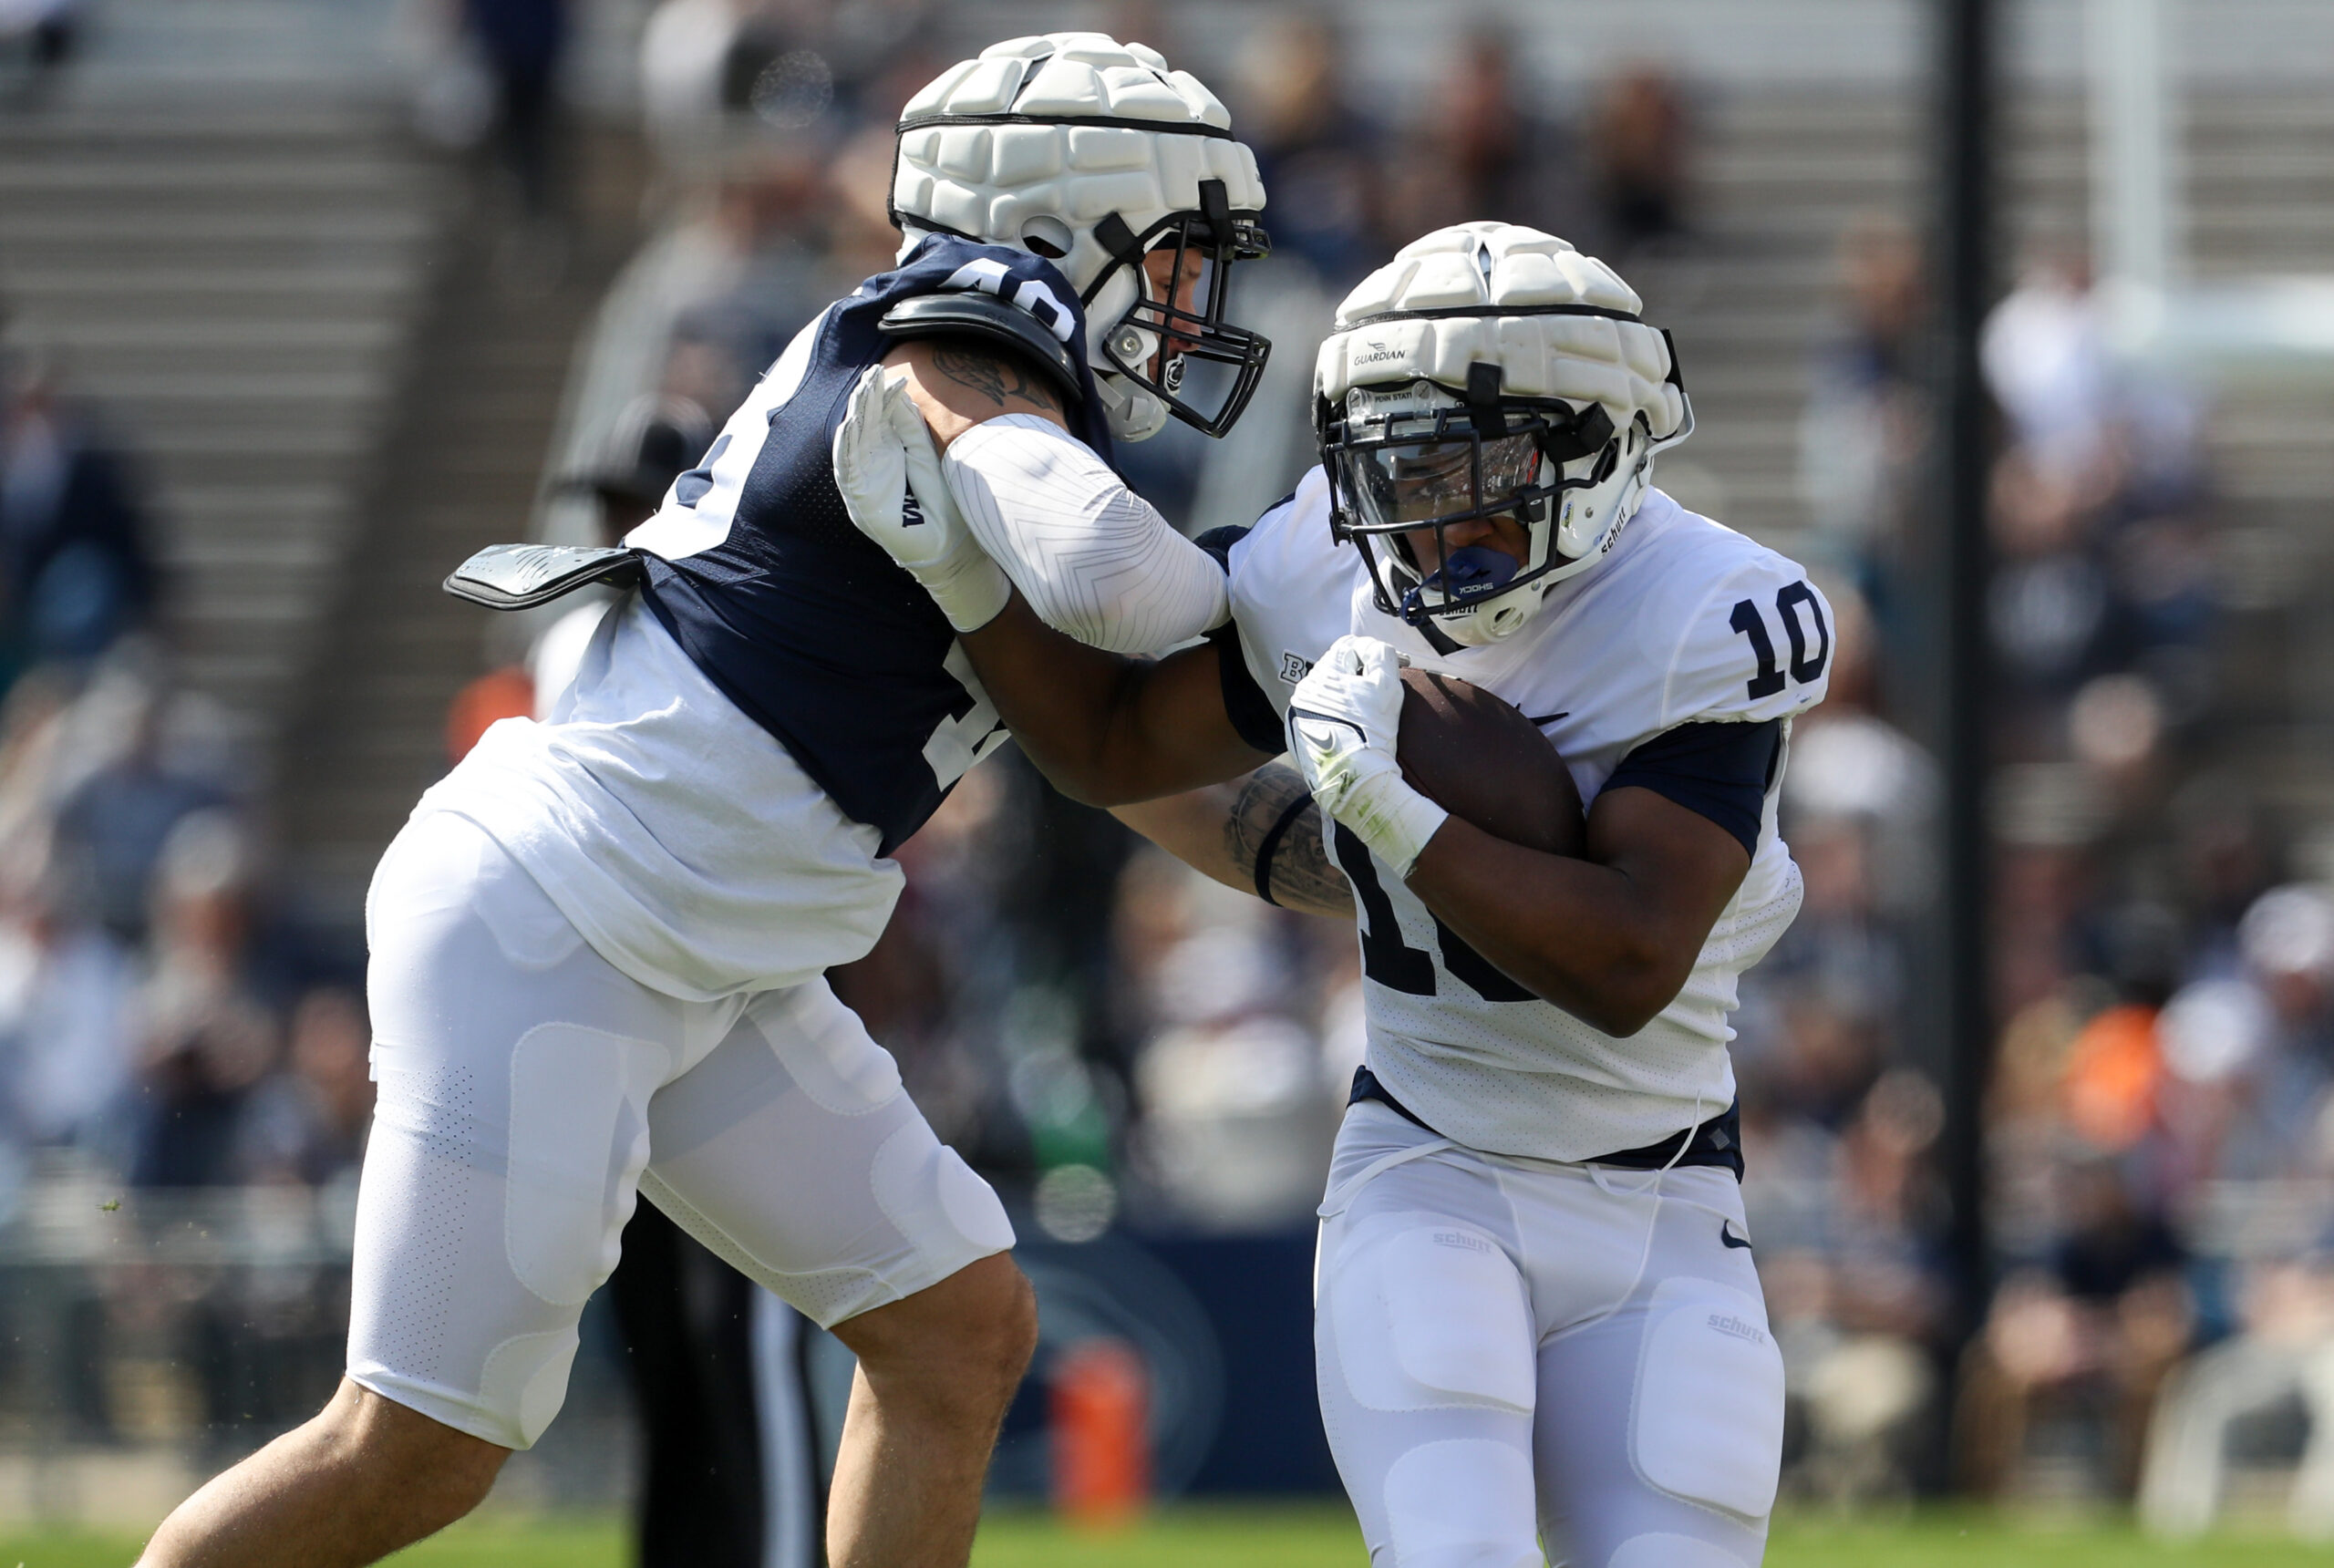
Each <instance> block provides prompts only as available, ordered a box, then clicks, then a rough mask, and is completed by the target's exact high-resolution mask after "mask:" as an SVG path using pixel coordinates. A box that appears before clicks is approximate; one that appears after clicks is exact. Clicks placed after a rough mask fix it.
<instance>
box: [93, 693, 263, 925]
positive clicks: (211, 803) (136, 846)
mask: <svg viewBox="0 0 2334 1568" xmlns="http://www.w3.org/2000/svg"><path fill="white" fill-rule="evenodd" d="M74 717H75V718H76V719H77V724H76V726H75V727H76V728H77V730H78V731H79V733H78V734H77V735H75V736H73V737H72V738H71V739H72V740H73V741H74V742H75V743H76V744H75V746H74V748H73V749H74V750H75V751H77V753H78V755H77V757H75V758H71V760H72V761H73V762H75V763H77V765H78V766H80V767H83V768H86V769H88V772H87V774H86V776H85V777H84V778H82V779H80V780H79V781H78V782H77V784H74V785H73V786H72V787H71V788H70V790H69V792H68V793H67V794H66V795H65V796H64V799H62V800H61V802H59V803H58V805H57V808H56V811H57V818H56V828H55V836H56V846H57V848H56V853H57V862H58V866H59V869H60V870H61V872H63V873H64V874H65V875H67V876H68V877H70V878H73V879H75V880H76V881H77V882H80V883H81V885H82V887H83V889H84V890H85V891H86V895H87V898H88V909H89V911H90V913H93V914H94V915H95V916H96V917H97V919H98V921H99V922H101V923H103V924H104V925H105V926H106V928H107V929H108V930H109V931H111V932H112V933H113V934H115V935H116V936H117V937H119V938H120V939H121V940H123V941H125V942H130V943H136V942H138V941H139V940H141V939H142V938H143V937H144V935H145V933H146V928H147V922H148V920H149V918H150V913H151V910H152V901H151V896H150V893H151V888H152V884H153V879H154V874H155V871H156V868H157V866H158V865H159V864H160V861H161V859H162V856H163V853H164V846H165V845H166V844H167V843H168V842H169V841H170V835H171V834H172V833H173V832H175V831H176V830H177V829H178V828H179V826H180V825H181V823H182V822H183V821H184V820H186V819H187V818H188V817H189V816H191V815H192V814H194V813H196V812H199V811H201V810H204V809H206V808H212V807H219V806H222V805H224V804H226V801H227V796H226V791H225V789H223V788H222V784H221V782H220V780H218V779H215V778H206V777H203V776H202V775H201V773H200V772H198V771H196V770H195V769H191V768H190V767H188V766H186V763H187V762H188V761H189V760H190V759H189V758H184V757H181V756H174V755H172V748H171V747H170V744H169V739H170V737H169V735H168V720H169V717H170V702H169V701H168V700H166V699H165V697H164V696H163V695H162V694H161V693H160V691H159V690H158V689H157V688H156V686H155V685H154V684H153V682H152V680H151V678H150V677H149V676H146V675H144V674H142V673H140V672H139V671H138V670H137V669H135V668H134V667H132V666H129V665H118V666H116V667H113V668H110V669H108V670H106V671H104V672H103V673H101V674H100V675H99V676H98V678H97V679H96V680H95V681H93V682H92V683H91V684H90V686H89V687H88V692H87V693H86V695H85V696H83V698H82V699H81V700H80V701H79V702H78V703H77V704H76V705H75V709H74Z"/></svg>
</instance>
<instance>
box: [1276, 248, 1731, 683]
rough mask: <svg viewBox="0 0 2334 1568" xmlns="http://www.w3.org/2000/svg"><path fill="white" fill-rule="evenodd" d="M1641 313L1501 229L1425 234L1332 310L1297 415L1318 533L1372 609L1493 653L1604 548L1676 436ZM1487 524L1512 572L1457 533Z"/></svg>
mask: <svg viewBox="0 0 2334 1568" xmlns="http://www.w3.org/2000/svg"><path fill="white" fill-rule="evenodd" d="M1640 309H1641V302H1640V301H1639V300H1638V298H1637V294H1635V293H1634V292H1633V291H1631V289H1630V288H1629V286H1628V285H1627V284H1624V283H1623V282H1622V281H1621V280H1620V279H1619V278H1618V277H1617V276H1616V275H1615V274H1614V273H1613V270H1612V269H1611V268H1610V267H1607V266H1606V265H1605V263H1602V262H1600V261H1597V260H1596V259H1595V258H1594V257H1591V256H1585V255H1582V254H1581V253H1579V252H1578V251H1576V250H1575V249H1574V248H1573V247H1572V246H1571V245H1570V244H1567V243H1566V242H1564V241H1563V240H1560V239H1557V238H1556V237H1555V236H1554V235H1553V234H1544V233H1542V232H1540V231H1538V230H1537V229H1527V228H1523V227H1521V226H1519V225H1516V224H1512V223H1488V222H1479V223H1461V224H1458V225H1456V226H1454V227H1451V228H1448V229H1438V230H1436V231H1435V232H1433V233H1431V234H1429V235H1427V236H1425V237H1424V238H1423V239H1420V240H1417V241H1414V242H1411V243H1410V244H1408V245H1405V246H1404V247H1403V248H1402V249H1401V250H1400V251H1399V252H1398V253H1396V254H1395V257H1394V260H1393V261H1392V262H1391V263H1389V264H1387V265H1386V266H1383V267H1380V268H1379V270H1378V271H1376V272H1374V273H1371V274H1370V275H1369V276H1368V277H1367V278H1365V279H1363V280H1362V282H1361V284H1360V285H1359V286H1358V287H1357V288H1356V289H1355V290H1354V291H1353V292H1352V293H1351V294H1348V295H1347V296H1346V298H1345V302H1344V303H1343V304H1340V305H1339V306H1338V307H1337V320H1336V324H1335V326H1334V329H1333V330H1332V331H1331V333H1330V335H1329V336H1328V338H1327V340H1326V341H1325V342H1324V343H1323V344H1322V345H1321V356H1320V359H1319V361H1318V363H1317V366H1315V372H1314V383H1313V386H1314V394H1315V402H1314V416H1315V420H1316V425H1317V429H1318V432H1319V435H1320V438H1321V460H1322V462H1323V463H1324V464H1325V465H1326V466H1327V469H1328V470H1329V479H1330V485H1331V497H1332V500H1331V512H1330V527H1331V528H1332V529H1333V530H1334V531H1336V533H1337V537H1338V539H1340V540H1347V539H1350V540H1353V541H1354V542H1356V543H1357V544H1358V546H1359V548H1360V549H1361V551H1362V553H1363V555H1364V556H1365V557H1366V558H1367V560H1368V565H1369V573H1370V579H1371V581H1372V582H1373V583H1375V584H1376V590H1377V599H1378V603H1379V606H1380V607H1381V608H1382V609H1384V610H1386V611H1388V612H1389V613H1390V614H1399V615H1400V616H1401V617H1402V618H1403V619H1404V620H1406V621H1408V622H1410V624H1412V625H1416V626H1420V627H1422V628H1424V629H1425V630H1426V631H1427V632H1428V633H1429V634H1430V636H1432V637H1436V638H1440V639H1443V640H1446V641H1448V642H1450V643H1452V644H1459V645H1480V644H1484V643H1492V642H1496V641H1498V640H1499V639H1501V638H1503V637H1506V636H1510V635H1513V634H1514V633H1515V632H1516V631H1518V630H1519V629H1521V628H1522V627H1523V624H1525V623H1526V622H1528V621H1529V620H1530V619H1531V618H1532V616H1533V614H1534V613H1536V612H1537V611H1538V609H1539V607H1540V604H1541V603H1542V601H1543V600H1544V597H1545V596H1546V594H1547V592H1548V590H1549V589H1551V588H1553V587H1554V586H1555V585H1556V584H1557V583H1560V582H1562V581H1564V580H1565V578H1567V577H1570V576H1573V575H1574V574H1575V573H1580V572H1584V571H1585V570H1587V569H1588V568H1589V567H1590V566H1591V565H1593V564H1595V563H1596V561H1597V560H1598V559H1599V558H1600V557H1601V556H1603V555H1604V553H1605V552H1606V551H1607V550H1609V549H1610V548H1611V547H1612V544H1613V542H1614V540H1615V539H1616V537H1617V536H1618V533H1619V531H1620V529H1621V526H1622V525H1623V524H1624V523H1626V522H1627V521H1628V520H1629V518H1630V516H1631V515H1632V514H1633V513H1635V512H1636V511H1637V504H1638V502H1639V501H1641V500H1643V499H1644V497H1645V491H1646V487H1647V484H1648V483H1649V482H1650V480H1651V475H1652V471H1653V459H1654V455H1655V454H1656V453H1657V452H1658V451H1661V450H1663V449H1666V448H1668V447H1672V446H1675V445H1676V444H1677V443H1678V442H1679V441H1682V440H1684V439H1685V438H1687V437H1688V436H1689V435H1690V434H1691V433H1692V431H1693V428H1694V413H1693V405H1692V404H1691V403H1690V402H1689V400H1688V399H1687V397H1686V387H1685V384H1684V382H1683V381H1682V380H1680V379H1679V377H1678V361H1677V355H1676V352H1675V350H1674V349H1673V348H1672V346H1671V345H1670V342H1669V335H1668V333H1666V332H1662V331H1660V330H1658V329H1657V328H1655V327H1651V326H1648V325H1646V324H1645V323H1644V322H1643V321H1642V320H1640V319H1639V316H1638V312H1639V310H1640ZM1484 521H1493V522H1496V521H1505V522H1506V523H1508V524H1509V525H1511V526H1512V527H1513V528H1516V529H1520V530H1521V531H1522V535H1523V557H1522V559H1520V560H1519V559H1518V558H1517V557H1516V556H1515V555H1514V554H1512V553H1510V552H1509V551H1507V550H1505V549H1496V548H1492V546H1491V545H1490V544H1488V543H1485V542H1482V541H1481V540H1479V539H1477V538H1475V537H1474V536H1476V535H1482V534H1484V533H1485V530H1484V529H1483V528H1482V527H1481V526H1473V527H1468V526H1464V525H1470V524H1481V523H1482V522H1484ZM1454 531H1459V532H1461V533H1464V534H1466V535H1467V536H1468V538H1466V539H1464V540H1457V541H1454V539H1453V533H1454ZM1512 537H1513V536H1512V535H1511V538H1512Z"/></svg>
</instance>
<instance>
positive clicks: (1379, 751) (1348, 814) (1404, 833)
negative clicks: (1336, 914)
mask: <svg viewBox="0 0 2334 1568" xmlns="http://www.w3.org/2000/svg"><path fill="white" fill-rule="evenodd" d="M1401 727H1402V665H1401V655H1399V654H1397V653H1396V652H1395V651H1394V650H1393V649H1392V648H1391V647H1389V646H1388V645H1386V644H1384V643H1381V642H1379V640H1378V639H1377V638H1375V637H1353V636H1346V637H1339V638H1338V639H1337V641H1336V642H1334V643H1331V644H1330V645H1329V651H1328V652H1327V653H1326V654H1323V655H1321V660H1320V662H1319V663H1318V664H1317V665H1314V666H1313V670H1312V673H1311V674H1310V675H1307V676H1306V677H1305V678H1304V679H1303V680H1301V681H1299V682H1297V683H1296V695H1295V696H1292V697H1290V698H1289V702H1288V754H1289V756H1290V758H1292V759H1294V760H1295V762H1296V767H1297V770H1298V771H1299V772H1301V773H1303V774H1304V775H1305V784H1306V788H1307V789H1311V790H1312V791H1313V799H1316V800H1317V801H1319V802H1320V805H1321V810H1324V811H1327V813H1328V814H1329V815H1330V816H1331V817H1333V818H1335V819H1336V820H1337V821H1339V822H1342V823H1344V824H1345V825H1346V826H1347V827H1348V828H1350V829H1352V830H1354V832H1355V833H1357V834H1358V835H1359V836H1360V838H1361V841H1362V842H1363V843H1365V844H1368V846H1369V848H1370V850H1371V851H1373V852H1374V853H1376V855H1377V856H1378V858H1379V860H1381V861H1385V862H1386V863H1387V864H1388V865H1389V866H1391V867H1392V868H1393V869H1394V873H1395V874H1396V875H1397V876H1402V877H1407V876H1409V875H1410V868H1411V866H1413V865H1414V864H1416V863H1417V861H1418V858H1419V853H1420V851H1422V850H1424V849H1425V848H1426V841H1428V840H1429V839H1431V838H1432V837H1434V833H1435V830H1436V829H1438V828H1440V827H1441V826H1442V823H1443V820H1444V819H1445V818H1447V817H1449V816H1450V815H1451V813H1450V812H1448V811H1446V810H1443V809H1442V808H1441V807H1440V806H1438V805H1436V804H1435V803H1434V802H1433V801H1431V800H1430V799H1427V798H1426V797H1425V796H1423V795H1421V794H1420V793H1419V792H1418V791H1417V790H1415V789H1411V788H1410V785H1409V784H1408V783H1407V782H1405V781H1404V779H1403V778H1402V765H1401V764H1400V763H1399V762H1398V761H1396V760H1395V759H1394V745H1395V740H1396V738H1397V737H1398V736H1399V734H1400V732H1401Z"/></svg>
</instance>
